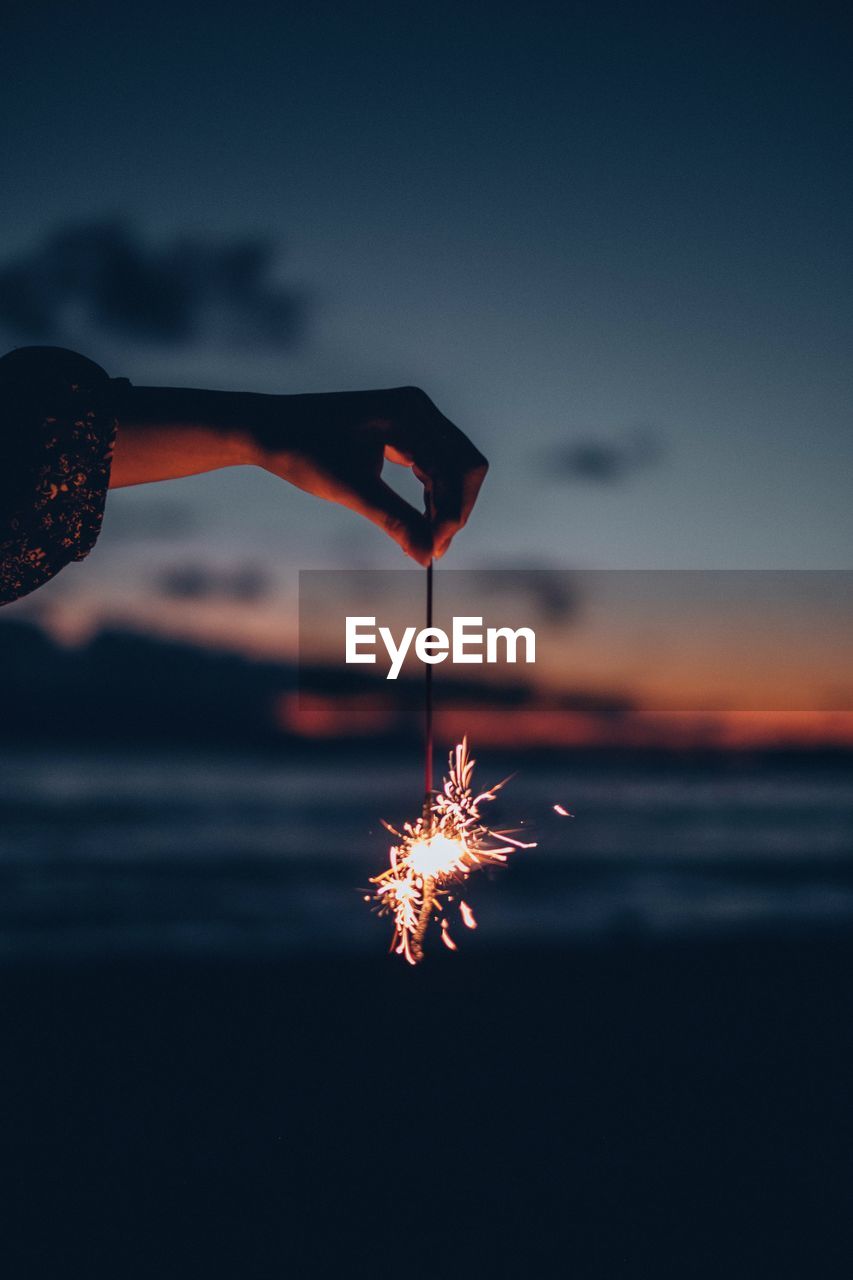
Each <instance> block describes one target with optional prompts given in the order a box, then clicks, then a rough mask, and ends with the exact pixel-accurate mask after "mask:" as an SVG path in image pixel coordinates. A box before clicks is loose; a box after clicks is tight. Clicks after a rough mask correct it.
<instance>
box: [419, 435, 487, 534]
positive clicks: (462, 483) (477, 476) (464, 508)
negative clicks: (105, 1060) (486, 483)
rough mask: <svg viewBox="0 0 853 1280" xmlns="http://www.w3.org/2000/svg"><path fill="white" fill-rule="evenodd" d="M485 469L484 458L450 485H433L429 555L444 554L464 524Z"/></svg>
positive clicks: (439, 482)
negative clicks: (431, 534)
mask: <svg viewBox="0 0 853 1280" xmlns="http://www.w3.org/2000/svg"><path fill="white" fill-rule="evenodd" d="M487 470H488V463H487V462H486V460H485V458H484V459H483V461H482V463H481V464H477V465H475V464H473V463H472V464H471V465H470V466H469V467H468V468H467V469H466V470H465V471H464V472H463V473H462V475H461V477H460V478H459V480H458V482H457V483H455V484H453V485H451V486H448V485H446V484H445V483H442V482H441V481H439V480H436V481H434V482H433V484H432V487H431V493H432V508H433V547H434V553H433V554H434V555H435V556H436V558H439V559H440V558H441V556H443V555H444V553H445V552H446V551H447V549H448V547H449V546H450V544H451V542H452V541H453V538H454V537H455V535H456V534H457V533H458V532H459V530H460V529H461V528H463V526H464V525H465V524H466V523H467V521H468V517H469V516H470V514H471V511H472V509H473V507H474V503H475V502H476V501H477V495H478V493H479V492H480V486H481V485H482V483H483V480H484V479H485V477H486V472H487Z"/></svg>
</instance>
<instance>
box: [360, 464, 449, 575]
mask: <svg viewBox="0 0 853 1280" xmlns="http://www.w3.org/2000/svg"><path fill="white" fill-rule="evenodd" d="M347 506H349V507H351V508H352V510H353V511H357V512H358V513H359V514H360V515H363V516H366V517H367V519H368V520H372V521H373V523H374V524H377V525H378V526H379V528H380V529H383V530H384V531H385V533H387V534H388V535H389V537H391V538H393V539H394V541H395V542H396V543H398V545H399V546H401V547H402V549H403V550H404V551H405V553H406V555H408V556H411V557H412V559H413V560H416V561H417V562H418V564H420V565H428V564H429V562H430V560H431V559H432V555H433V533H432V528H431V526H430V522H429V521H428V520H427V517H426V516H425V515H423V514H422V513H421V512H420V511H416V510H415V508H414V507H412V506H410V505H409V503H408V502H406V500H405V499H404V498H401V497H400V495H399V493H395V492H394V490H393V489H392V488H391V487H390V486H389V485H387V484H386V483H385V481H384V480H382V479H380V478H379V477H376V478H375V479H371V480H370V481H368V482H365V483H364V484H362V485H360V486H359V487H358V489H353V490H351V492H350V493H349V494H348V496H347Z"/></svg>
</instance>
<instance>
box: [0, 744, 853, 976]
mask: <svg viewBox="0 0 853 1280" xmlns="http://www.w3.org/2000/svg"><path fill="white" fill-rule="evenodd" d="M516 763H518V762H516ZM506 770H507V761H506V760H503V759H496V760H494V761H491V760H489V759H488V754H487V756H486V758H485V759H484V760H483V762H482V764H481V765H480V766H478V778H479V779H480V780H482V781H483V782H488V783H491V782H493V781H497V780H499V779H500V778H501V777H503V776H504V773H505V772H506ZM419 788H420V761H419V760H418V759H417V758H416V757H414V756H413V758H412V759H408V758H407V759H401V758H400V756H399V754H398V755H397V756H393V755H388V756H385V757H383V756H377V757H375V758H373V757H370V758H367V759H366V758H365V757H364V756H363V755H359V754H358V753H356V752H353V753H351V754H349V755H339V756H336V757H335V758H333V759H332V758H328V759H327V758H323V759H320V760H318V759H311V760H308V761H299V760H297V759H295V758H293V757H291V756H287V757H282V758H275V757H271V756H263V755H261V756H257V757H255V756H248V755H233V756H223V755H221V754H219V755H210V756H205V755H203V754H198V753H195V754H191V753H170V752H161V751H157V752H154V751H148V752H144V751H141V752H130V751H128V750H126V749H116V750H113V751H106V750H97V751H95V750H92V751H79V750H74V751H72V750H55V751H45V750H39V751H32V750H31V751H16V752H15V753H14V754H12V753H9V752H7V753H6V754H4V755H2V756H0V957H2V958H4V959H6V960H14V959H15V958H22V959H31V958H34V957H44V958H52V959H61V958H62V957H64V956H74V955H82V956H105V955H111V954H116V953H128V952H130V953H137V952H139V953H144V954H158V953H164V954H168V953H174V952H179V953H186V954H189V955H192V954H201V955H210V956H215V955H218V954H237V953H246V954H249V955H252V954H258V953H260V954H267V953H276V952H282V953H291V952H293V951H305V952H308V953H313V952H315V951H317V950H318V949H321V950H331V951H344V952H361V953H364V954H368V953H381V952H382V950H383V949H384V948H385V947H386V946H387V943H388V938H389V928H388V923H387V921H383V920H380V919H378V918H377V917H376V916H375V915H373V914H371V912H370V910H369V909H368V907H367V906H366V905H365V903H364V901H363V893H364V889H365V886H366V885H367V884H368V881H369V877H370V876H371V875H373V874H375V873H376V872H377V871H378V870H380V869H381V868H382V867H383V866H384V865H385V859H386V856H387V848H388V844H389V837H388V835H387V833H386V831H385V830H384V829H383V827H382V826H381V824H380V821H379V820H380V818H385V819H386V820H388V821H390V822H392V823H394V824H395V825H398V824H399V823H401V822H402V821H404V820H405V819H406V818H408V817H413V816H415V815H416V814H417V811H418V806H419V800H420V791H419ZM554 804H560V805H561V806H563V807H564V808H566V809H567V810H569V811H570V812H571V813H572V814H573V815H574V816H572V817H569V818H566V817H562V816H560V815H558V814H557V813H556V812H555V811H554V808H553V806H554ZM492 808H493V811H494V815H495V822H496V824H497V825H503V826H515V825H518V824H522V835H523V838H525V839H533V840H537V841H538V846H537V848H535V849H532V850H525V851H521V852H519V853H517V854H515V855H514V856H513V858H512V859H511V861H510V864H509V866H507V867H506V868H501V869H498V870H495V871H489V872H486V873H483V874H478V875H477V876H476V877H474V878H473V879H472V880H471V881H470V883H469V886H468V891H466V898H467V899H468V901H469V902H470V903H471V905H472V907H473V909H474V911H475V914H476V916H477V918H478V920H479V923H480V926H481V927H480V928H479V929H478V930H477V932H476V933H468V932H467V931H466V930H465V929H464V928H463V927H462V925H461V922H460V921H459V920H458V919H456V920H453V919H451V928H452V932H453V933H454V935H459V936H458V937H457V941H458V942H459V943H460V944H462V945H464V946H465V947H466V948H471V949H473V950H477V951H482V950H483V949H485V948H488V947H490V946H500V945H505V944H506V945H511V946H513V947H517V946H522V947H523V946H539V945H542V944H546V945H554V944H561V943H563V942H567V943H578V942H580V943H584V942H590V943H601V942H608V941H620V940H624V939H626V938H627V939H631V938H644V937H647V938H650V939H656V938H660V939H665V938H668V937H689V936H691V935H702V936H704V935H725V934H743V933H750V932H756V931H771V932H775V933H790V932H797V931H801V930H810V931H811V930H814V929H815V928H818V929H823V928H839V927H840V928H846V927H848V926H849V925H850V924H851V922H853V778H851V776H850V773H849V770H848V769H845V768H842V767H841V766H840V765H838V764H837V763H826V762H824V763H823V764H817V763H814V762H813V763H807V764H802V763H800V764H795V763H791V762H790V761H788V762H786V761H782V760H780V761H778V762H775V763H774V762H772V761H771V762H768V761H767V760H766V759H765V760H764V761H753V762H750V761H748V760H745V759H741V760H738V761H737V762H735V763H733V762H731V761H730V762H728V763H725V762H716V763H713V764H707V763H706V764H699V763H692V764H691V763H689V762H682V763H680V764H678V765H673V764H671V763H670V764H668V765H667V764H660V763H648V764H645V763H643V762H642V761H640V762H639V763H637V762H636V761H635V762H634V763H632V764H622V765H614V764H612V763H610V764H608V763H602V762H596V761H595V760H590V761H584V760H583V759H574V760H572V761H571V762H570V763H568V764H561V763H558V762H554V761H551V762H549V763H545V764H542V763H540V762H534V761H530V760H525V759H522V760H521V763H520V768H519V770H518V773H517V774H516V776H515V777H513V778H512V780H511V781H510V782H509V783H508V784H507V786H506V788H505V790H504V791H502V792H501V793H500V796H499V798H498V801H497V802H496V803H495V804H494V806H492ZM463 935H464V936H463Z"/></svg>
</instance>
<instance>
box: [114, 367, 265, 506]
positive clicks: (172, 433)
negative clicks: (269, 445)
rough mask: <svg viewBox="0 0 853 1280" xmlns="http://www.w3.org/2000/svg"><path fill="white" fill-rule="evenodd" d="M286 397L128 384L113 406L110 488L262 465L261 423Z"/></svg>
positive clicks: (262, 432)
mask: <svg viewBox="0 0 853 1280" xmlns="http://www.w3.org/2000/svg"><path fill="white" fill-rule="evenodd" d="M286 399H287V397H283V396H267V395H256V394H254V393H251V392H231V391H200V390H194V389H191V388H183V387H179V388H175V387H129V388H128V389H127V391H126V393H125V395H124V396H123V397H122V403H121V404H120V406H119V408H118V414H117V417H118V430H117V432H116V443H115V449H114V452H113V463H112V472H111V477H110V486H111V488H121V487H122V486H125V485H134V484H146V483H148V482H149V481H154V480H170V479H176V478H177V477H179V476H191V475H198V474H199V473H201V472H204V471H216V470H218V469H220V468H221V467H233V466H242V465H252V464H254V465H263V464H264V449H263V447H262V445H261V443H260V441H261V439H262V437H263V435H264V430H263V424H264V423H265V422H267V421H271V420H273V418H276V419H278V420H279V421H280V420H281V418H282V416H283V415H282V401H283V400H286Z"/></svg>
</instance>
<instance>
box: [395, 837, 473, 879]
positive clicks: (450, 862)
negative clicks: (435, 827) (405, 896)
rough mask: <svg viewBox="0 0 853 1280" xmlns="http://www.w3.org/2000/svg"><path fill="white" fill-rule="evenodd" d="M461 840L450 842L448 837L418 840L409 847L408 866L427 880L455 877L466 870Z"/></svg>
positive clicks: (463, 846) (464, 850)
mask: <svg viewBox="0 0 853 1280" xmlns="http://www.w3.org/2000/svg"><path fill="white" fill-rule="evenodd" d="M466 852H467V851H466V849H465V845H464V844H463V843H462V841H461V840H448V838H447V836H430V837H429V838H428V839H426V840H416V841H415V842H414V844H412V845H411V846H410V847H409V855H408V864H409V866H410V867H411V869H412V871H414V872H416V873H417V874H418V875H419V876H423V878H424V879H426V880H435V879H436V878H437V877H438V876H449V875H455V874H457V873H458V872H461V871H464V870H465V863H464V862H463V861H462V859H463V857H464V856H465V853H466Z"/></svg>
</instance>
